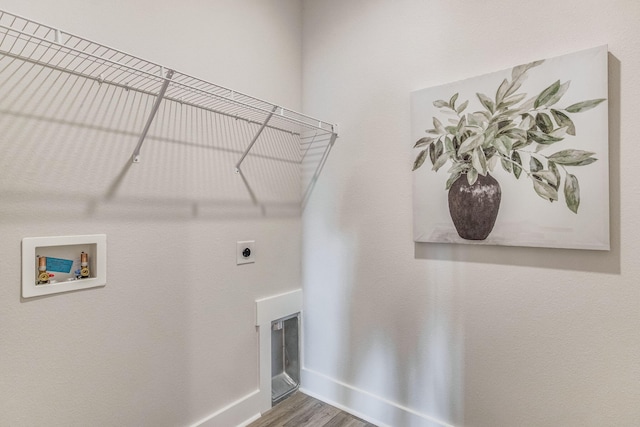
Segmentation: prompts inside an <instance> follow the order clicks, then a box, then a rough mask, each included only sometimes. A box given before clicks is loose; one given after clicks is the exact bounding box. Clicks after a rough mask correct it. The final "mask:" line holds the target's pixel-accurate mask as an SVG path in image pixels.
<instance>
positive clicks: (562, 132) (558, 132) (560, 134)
mask: <svg viewBox="0 0 640 427" xmlns="http://www.w3.org/2000/svg"><path fill="white" fill-rule="evenodd" d="M568 129H569V128H568V127H567V126H565V127H561V128H558V129H555V130H554V131H552V132H549V136H552V137H554V138H564V137H565V136H566V135H567V130H568Z"/></svg>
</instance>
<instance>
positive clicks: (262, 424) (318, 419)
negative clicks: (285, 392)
mask: <svg viewBox="0 0 640 427" xmlns="http://www.w3.org/2000/svg"><path fill="white" fill-rule="evenodd" d="M247 427H376V426H375V425H373V424H371V423H368V422H366V421H364V420H361V419H360V418H358V417H354V416H353V415H351V414H348V413H346V412H344V411H341V410H340V409H338V408H335V407H333V406H331V405H328V404H326V403H324V402H321V401H319V400H318V399H315V398H313V397H311V396H307V395H306V394H304V393H301V392H299V391H297V392H296V393H294V394H293V395H292V396H291V397H289V398H288V399H286V400H284V401H282V402H280V403H279V404H278V405H276V406H275V407H273V408H271V409H270V410H268V411H267V412H265V413H264V415H262V417H260V419H258V420H256V421H254V422H253V423H251V424H249V425H248V426H247Z"/></svg>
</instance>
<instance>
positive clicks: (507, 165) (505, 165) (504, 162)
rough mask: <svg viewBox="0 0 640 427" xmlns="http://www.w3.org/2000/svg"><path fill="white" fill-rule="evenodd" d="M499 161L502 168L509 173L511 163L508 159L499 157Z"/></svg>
mask: <svg viewBox="0 0 640 427" xmlns="http://www.w3.org/2000/svg"><path fill="white" fill-rule="evenodd" d="M500 162H501V163H502V169H504V170H506V171H507V172H509V173H511V164H512V163H511V162H510V161H508V160H506V159H504V158H501V159H500Z"/></svg>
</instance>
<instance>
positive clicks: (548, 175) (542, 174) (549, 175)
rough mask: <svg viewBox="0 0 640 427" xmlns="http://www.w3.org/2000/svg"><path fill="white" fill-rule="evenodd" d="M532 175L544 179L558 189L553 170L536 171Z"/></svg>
mask: <svg viewBox="0 0 640 427" xmlns="http://www.w3.org/2000/svg"><path fill="white" fill-rule="evenodd" d="M533 176H535V177H538V178H540V179H543V180H545V181H546V182H547V183H548V184H549V185H550V186H552V187H553V188H554V189H556V190H557V189H558V183H557V181H556V175H555V174H554V173H553V172H551V171H545V170H541V171H537V172H536V173H534V174H533Z"/></svg>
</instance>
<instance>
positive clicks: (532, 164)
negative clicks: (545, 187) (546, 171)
mask: <svg viewBox="0 0 640 427" xmlns="http://www.w3.org/2000/svg"><path fill="white" fill-rule="evenodd" d="M543 168H544V166H543V165H542V163H541V162H540V160H538V159H536V158H535V157H533V156H531V158H530V159H529V170H530V171H531V172H538V171H539V170H542V169H543Z"/></svg>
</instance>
